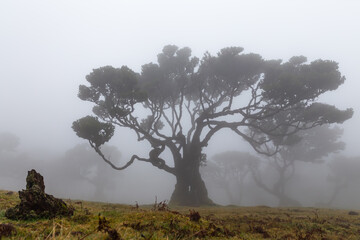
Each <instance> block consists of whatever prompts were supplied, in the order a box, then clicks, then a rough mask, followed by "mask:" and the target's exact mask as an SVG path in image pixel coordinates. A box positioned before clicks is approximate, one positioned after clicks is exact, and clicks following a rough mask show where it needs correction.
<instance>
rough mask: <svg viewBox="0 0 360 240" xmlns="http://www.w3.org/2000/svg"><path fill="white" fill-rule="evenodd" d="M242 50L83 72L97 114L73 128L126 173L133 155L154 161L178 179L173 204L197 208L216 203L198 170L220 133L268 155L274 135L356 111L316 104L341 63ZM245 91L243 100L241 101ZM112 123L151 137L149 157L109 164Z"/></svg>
mask: <svg viewBox="0 0 360 240" xmlns="http://www.w3.org/2000/svg"><path fill="white" fill-rule="evenodd" d="M242 51H243V49H242V48H239V47H230V48H224V49H222V50H221V51H220V52H219V53H218V54H217V56H212V55H211V54H209V53H206V54H205V55H204V57H203V58H202V60H201V61H199V59H198V58H196V57H191V50H190V49H189V48H182V49H179V48H178V47H176V46H172V45H169V46H165V47H164V49H163V51H162V53H160V54H159V55H158V63H157V64H155V63H149V64H145V65H143V66H142V71H141V73H135V72H134V71H132V70H131V69H129V68H128V67H126V66H123V67H121V68H113V67H110V66H106V67H102V68H99V69H94V70H93V72H91V73H90V74H89V75H88V76H87V77H86V80H87V81H88V82H89V84H90V86H84V85H80V87H79V98H80V99H82V100H84V101H90V102H92V103H94V104H95V107H94V109H93V112H94V113H95V115H96V116H97V117H91V116H87V117H85V118H82V119H79V120H77V121H75V122H74V123H73V129H74V131H75V132H76V134H77V135H78V136H79V137H82V138H85V139H87V140H88V141H89V143H90V145H91V146H92V147H93V148H94V149H95V151H96V152H97V153H98V154H99V155H100V156H101V157H102V159H103V160H104V161H105V162H107V163H108V164H110V165H111V166H112V167H113V168H114V169H117V170H123V169H125V168H127V167H129V166H130V165H131V164H132V163H133V162H134V161H135V160H139V161H144V162H148V163H151V164H152V165H153V166H155V167H157V168H159V169H161V170H164V171H166V172H168V173H170V174H172V175H174V176H175V177H176V181H177V183H176V185H175V190H174V192H173V194H172V196H171V200H170V201H171V203H173V204H182V205H199V204H212V201H211V200H210V199H209V198H208V194H207V190H206V187H205V184H204V182H203V180H202V178H201V175H200V172H199V167H200V164H201V162H202V161H203V160H204V157H205V155H204V154H203V148H205V147H206V146H207V145H208V143H209V141H210V139H211V138H212V137H213V136H214V135H215V134H216V133H218V132H219V131H221V130H223V129H230V130H232V131H233V132H234V133H236V134H238V135H239V136H241V137H242V138H243V139H245V140H246V141H247V142H248V143H250V145H251V146H252V147H253V148H254V149H255V150H256V151H257V152H260V153H266V154H270V155H271V154H273V153H269V152H268V151H267V149H268V144H271V141H272V139H273V138H274V137H275V136H279V135H284V134H285V135H290V134H293V133H296V132H297V131H299V130H303V129H309V128H312V127H315V126H319V125H322V124H328V123H334V122H337V123H341V122H343V121H345V120H347V119H349V118H350V117H351V116H352V113H353V111H352V109H347V110H345V111H341V110H338V109H337V108H335V107H334V106H330V105H327V104H323V103H318V102H316V100H317V98H318V97H319V96H320V95H321V94H323V93H325V92H327V91H332V90H335V89H337V88H338V86H339V85H341V84H342V83H344V80H345V78H344V77H343V76H341V74H340V72H339V71H338V64H337V63H336V62H333V61H324V60H317V61H314V62H311V63H309V64H306V58H304V57H294V58H292V59H290V61H289V62H287V63H281V61H279V60H270V61H265V60H264V59H262V58H261V56H260V55H258V54H252V53H250V54H244V53H242ZM242 96H244V98H245V97H246V99H245V100H244V99H243V98H242V99H241V100H240V99H239V98H241V97H242ZM144 112H146V114H144ZM279 114H281V115H283V116H285V119H284V121H282V122H281V123H279V124H276V125H275V126H274V127H272V128H268V127H266V126H265V125H264V124H266V123H267V122H269V121H271V119H274V117H276V116H277V115H279ZM99 119H100V120H101V121H102V122H100V121H99ZM113 125H117V126H119V127H125V128H129V129H131V130H133V131H134V132H135V133H136V135H137V137H138V140H139V141H147V142H148V143H149V144H150V146H151V148H152V150H151V151H150V152H149V156H148V157H139V156H137V155H133V156H132V157H131V159H130V160H129V162H127V163H126V164H125V165H124V166H121V167H118V166H115V165H114V164H113V163H111V161H109V159H107V158H106V157H105V156H104V155H103V154H102V152H101V145H102V144H104V143H105V142H107V141H109V140H110V138H111V137H112V136H113V134H114V126H113ZM285 127H286V130H287V131H282V129H283V128H285ZM249 128H252V129H256V130H257V131H256V132H254V131H252V132H249V131H247V130H248V129H249ZM165 149H168V150H169V151H170V152H171V155H172V160H173V161H172V162H173V164H172V165H169V161H165V160H164V159H163V158H161V154H162V153H163V152H164V150H165ZM275 151H278V149H275Z"/></svg>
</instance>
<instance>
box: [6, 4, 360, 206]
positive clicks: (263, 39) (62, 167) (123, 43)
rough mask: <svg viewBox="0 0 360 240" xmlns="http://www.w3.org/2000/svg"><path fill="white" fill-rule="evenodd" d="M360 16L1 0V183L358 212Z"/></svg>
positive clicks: (295, 9) (339, 9)
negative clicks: (32, 178)
mask: <svg viewBox="0 0 360 240" xmlns="http://www.w3.org/2000/svg"><path fill="white" fill-rule="evenodd" d="M150 2H151V3H150ZM358 9H360V4H359V3H358V2H357V1H350V0H349V1H343V2H340V1H339V2H337V1H314V2H311V1H304V2H301V3H300V2H293V1H280V0H279V1H271V3H269V2H267V1H239V2H237V1H224V2H220V1H209V2H206V1H194V2H191V1H182V2H181V3H180V2H179V1H177V2H176V4H174V5H172V3H170V2H167V1H149V2H148V1H131V2H120V1H119V2H117V1H109V3H105V2H100V1H89V2H87V1H75V2H73V1H59V2H51V3H50V2H42V1H32V3H30V2H25V1H3V2H1V3H0V29H1V32H0V36H1V39H2V40H1V43H0V52H1V57H0V63H1V64H0V74H1V76H0V83H1V89H0V110H1V120H0V189H2V190H8V191H19V190H21V189H24V188H25V179H26V174H27V172H28V171H30V170H31V169H36V171H38V172H40V173H41V174H42V175H43V176H44V179H45V184H46V191H47V192H48V193H49V194H52V195H54V196H56V197H59V198H62V199H80V200H86V201H96V202H107V203H122V204H131V205H134V204H135V203H136V204H151V203H153V202H154V201H156V200H157V201H167V202H169V203H170V204H174V205H185V206H188V205H189V206H200V205H201V206H202V205H223V206H228V205H231V206H270V207H317V208H340V209H359V208H360V149H359V144H358V137H359V133H360V129H359V124H358V123H359V120H360V119H359V115H358V113H359V110H360V105H359V101H358V100H359V95H358V89H359V82H358V80H359V78H360V74H359V71H357V70H358V60H357V57H358V55H359V53H360V47H359V44H358V43H359V42H360V34H359V31H358V30H359V23H360V14H359V13H358ZM274 16H277V17H274Z"/></svg>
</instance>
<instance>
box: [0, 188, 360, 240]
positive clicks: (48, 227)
mask: <svg viewBox="0 0 360 240" xmlns="http://www.w3.org/2000/svg"><path fill="white" fill-rule="evenodd" d="M65 201H66V202H67V203H69V204H71V205H72V206H73V207H74V208H75V214H74V216H72V217H63V218H55V219H53V220H28V221H11V220H8V219H6V218H5V216H4V214H5V210H6V209H7V208H9V207H13V206H15V205H16V204H17V203H18V202H19V200H18V195H17V193H14V192H8V191H0V236H2V237H5V239H7V238H9V239H106V238H108V239H303V240H305V239H306V240H307V239H323V240H330V239H344V240H345V239H359V236H360V215H357V212H355V211H349V210H334V209H315V208H269V207H264V206H263V207H261V206H260V207H209V208H195V209H193V208H191V209H190V208H186V207H183V208H178V207H176V208H169V207H168V206H167V205H166V204H162V203H160V204H157V205H156V206H140V207H138V208H137V207H135V206H134V207H133V206H128V205H120V204H107V203H96V202H85V201H72V200H65ZM190 210H191V211H190ZM0 238H1V237H0Z"/></svg>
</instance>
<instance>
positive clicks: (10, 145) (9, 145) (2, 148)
mask: <svg viewBox="0 0 360 240" xmlns="http://www.w3.org/2000/svg"><path fill="white" fill-rule="evenodd" d="M19 143H20V140H19V138H18V137H17V136H16V135H15V134H13V133H9V132H1V133H0V154H1V153H3V152H14V151H15V150H16V148H17V147H18V146H19Z"/></svg>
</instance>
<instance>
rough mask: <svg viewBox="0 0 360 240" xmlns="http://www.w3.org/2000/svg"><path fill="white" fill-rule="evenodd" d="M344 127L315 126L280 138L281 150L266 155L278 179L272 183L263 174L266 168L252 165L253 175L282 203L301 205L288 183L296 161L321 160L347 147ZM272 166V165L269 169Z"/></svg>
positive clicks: (263, 187) (315, 161)
mask: <svg viewBox="0 0 360 240" xmlns="http://www.w3.org/2000/svg"><path fill="white" fill-rule="evenodd" d="M342 133H343V131H342V129H340V128H338V127H332V128H331V127H329V126H327V125H325V126H320V127H315V128H313V129H311V130H306V131H302V132H298V133H297V134H296V135H291V136H290V137H289V136H283V137H281V140H280V139H279V138H277V141H274V145H276V146H280V145H282V148H281V150H280V151H279V152H278V153H277V154H274V155H273V156H270V157H268V159H265V165H266V166H267V168H266V169H265V170H264V171H269V170H270V171H271V169H272V170H275V172H276V177H277V180H276V181H275V183H274V184H272V185H270V184H268V183H267V182H268V181H265V180H264V179H263V178H262V175H263V173H262V171H261V170H260V168H258V167H253V166H251V168H250V169H251V172H252V176H253V178H254V180H255V182H256V184H257V185H258V186H259V187H260V188H262V189H264V190H265V191H266V192H267V193H269V194H271V195H273V196H276V197H277V198H278V199H279V205H280V206H300V203H299V202H298V201H296V200H295V199H292V198H291V197H289V196H288V195H287V194H286V193H285V188H286V184H287V183H288V182H289V181H290V180H291V179H292V178H293V176H294V173H295V164H296V162H308V163H321V162H323V161H324V157H327V156H329V155H330V154H332V153H337V152H339V151H340V150H343V149H344V148H345V143H344V142H342V141H340V140H339V139H340V137H341V135H342ZM269 168H271V169H269Z"/></svg>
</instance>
